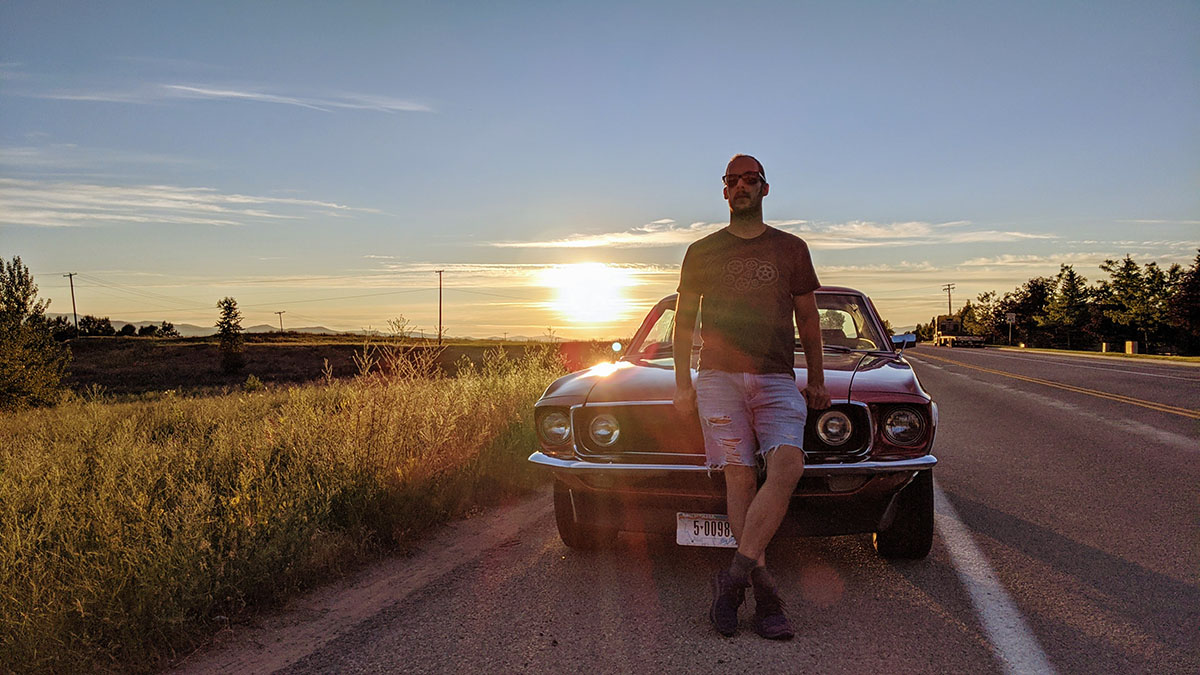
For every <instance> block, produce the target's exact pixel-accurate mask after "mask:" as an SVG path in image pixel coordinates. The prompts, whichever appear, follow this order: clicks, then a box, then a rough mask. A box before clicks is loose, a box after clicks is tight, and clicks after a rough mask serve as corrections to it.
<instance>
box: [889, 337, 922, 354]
mask: <svg viewBox="0 0 1200 675" xmlns="http://www.w3.org/2000/svg"><path fill="white" fill-rule="evenodd" d="M916 344H917V336H916V335H913V334H912V333H905V334H904V335H893V336H892V348H893V349H895V350H896V351H898V352H902V351H904V349H905V347H912V346H914V345H916Z"/></svg>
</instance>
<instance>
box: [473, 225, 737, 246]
mask: <svg viewBox="0 0 1200 675" xmlns="http://www.w3.org/2000/svg"><path fill="white" fill-rule="evenodd" d="M721 227H723V225H722V224H721V223H702V222H701V223H692V224H691V225H685V226H681V225H679V224H678V223H676V222H675V221H674V220H671V219H670V218H663V219H661V220H655V221H653V222H650V223H646V224H645V225H639V226H638V227H634V228H630V229H628V230H625V231H623V232H605V233H601V234H580V235H575V236H571V237H564V238H562V239H551V240H544V241H498V242H492V243H490V244H488V245H489V246H495V247H498V248H633V247H650V246H678V245H681V244H688V243H691V242H692V241H695V240H696V239H698V238H700V237H702V236H704V235H706V234H709V233H710V232H715V231H717V230H719V229H721Z"/></svg>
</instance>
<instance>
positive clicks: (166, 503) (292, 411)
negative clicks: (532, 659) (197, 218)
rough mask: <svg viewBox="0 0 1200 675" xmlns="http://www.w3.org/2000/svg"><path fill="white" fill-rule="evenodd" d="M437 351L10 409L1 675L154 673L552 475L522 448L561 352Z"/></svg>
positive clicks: (375, 354) (4, 478)
mask: <svg viewBox="0 0 1200 675" xmlns="http://www.w3.org/2000/svg"><path fill="white" fill-rule="evenodd" d="M430 354H433V352H432V351H431V350H416V351H415V352H414V351H413V350H405V349H402V348H400V347H397V348H396V349H395V350H390V351H389V350H374V351H372V352H371V353H370V354H364V356H363V361H362V364H363V365H366V364H368V363H369V364H370V367H369V368H367V367H364V368H362V374H361V375H360V376H359V377H358V378H356V379H354V380H350V381H344V380H335V379H332V378H328V377H327V378H326V380H325V383H324V384H322V385H309V386H297V387H288V388H266V389H263V390H261V391H255V393H254V394H253V395H247V393H246V391H247V390H251V389H257V388H258V387H259V385H261V382H258V384H257V385H253V386H252V383H254V382H256V381H257V378H255V377H254V376H251V377H248V378H247V380H246V383H245V385H244V386H243V387H242V388H240V389H234V390H231V391H229V392H228V393H225V394H223V395H220V396H211V397H206V398H199V397H196V398H189V397H185V396H180V395H177V394H175V393H173V392H166V393H163V394H161V395H159V396H156V397H154V398H152V399H151V400H137V401H131V402H120V403H117V402H111V401H106V399H104V397H103V394H102V392H99V391H93V392H89V394H88V395H85V396H82V397H73V398H72V399H71V400H69V401H68V402H66V403H63V404H61V405H59V406H58V407H57V408H54V409H50V410H27V411H19V412H15V413H12V414H8V415H5V416H3V417H0V495H3V499H0V588H2V589H4V592H3V593H0V672H3V671H8V670H22V671H28V670H34V671H39V670H42V671H62V670H143V671H144V670H152V669H155V668H159V667H161V666H163V665H164V664H165V663H166V662H168V661H169V660H170V659H171V657H172V655H177V654H179V653H184V652H185V651H186V650H188V649H191V648H192V647H193V646H194V645H195V644H197V643H198V641H199V640H201V639H203V636H204V635H206V634H207V633H208V632H211V631H212V630H215V629H217V628H220V627H222V626H224V625H225V624H226V623H227V621H228V619H226V617H236V616H237V615H238V614H239V612H242V611H243V610H244V608H246V607H249V606H258V605H261V604H263V603H270V602H273V601H277V600H279V599H281V598H283V597H286V596H287V595H288V594H290V593H294V592H295V591H296V590H297V589H299V588H303V587H306V586H308V585H311V584H314V583H317V582H320V581H322V580H325V579H327V578H328V577H329V576H330V575H334V574H337V573H339V572H341V571H343V570H344V569H346V566H348V565H352V564H354V563H355V562H356V561H361V560H363V559H365V558H368V557H370V556H373V555H378V554H379V553H380V552H381V551H385V550H395V549H396V548H402V547H404V546H405V545H406V544H407V543H408V542H411V541H412V540H413V538H414V537H416V536H418V535H419V534H420V533H421V532H422V530H424V529H425V528H428V527H430V526H431V525H432V524H435V523H437V522H439V521H442V520H445V519H447V518H450V517H453V516H455V515H458V514H460V513H463V512H465V511H467V510H469V509H472V508H475V507H476V505H478V504H480V503H487V502H489V501H492V500H495V499H498V498H499V497H501V496H503V495H506V494H513V493H518V492H521V491H524V490H528V489H530V488H531V487H533V486H535V485H537V484H539V483H540V481H542V480H544V477H543V476H542V475H541V474H540V473H538V472H537V471H536V470H535V469H534V468H532V467H531V466H530V465H529V463H528V462H526V461H525V456H526V454H527V453H528V452H529V449H530V448H531V447H533V446H534V445H535V443H536V441H535V439H534V437H533V433H532V423H531V416H532V404H533V403H534V401H535V400H536V399H537V397H538V395H539V394H540V393H541V391H542V390H543V389H544V387H545V386H546V385H547V384H548V383H549V382H550V380H551V379H553V378H554V377H555V376H557V375H559V374H561V372H562V366H561V359H560V358H559V357H558V355H557V351H555V350H553V349H544V350H540V349H533V350H530V351H529V352H528V353H526V354H525V355H524V356H523V357H522V358H519V359H513V358H510V357H509V356H507V355H505V354H504V353H503V352H502V351H499V350H496V351H492V352H489V353H488V355H487V357H486V358H485V359H484V361H483V363H482V364H481V365H480V366H471V367H470V368H467V367H465V366H463V367H461V368H460V371H459V373H458V374H457V376H455V377H447V376H445V375H443V374H441V372H440V370H439V369H438V368H437V366H436V363H437V362H436V355H432V356H430Z"/></svg>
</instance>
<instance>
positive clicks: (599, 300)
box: [539, 263, 635, 324]
mask: <svg viewBox="0 0 1200 675" xmlns="http://www.w3.org/2000/svg"><path fill="white" fill-rule="evenodd" d="M539 282H540V283H541V285H542V286H546V287H547V288H551V289H553V290H554V298H553V299H552V300H551V301H550V308H551V309H552V310H553V311H554V312H555V313H557V314H558V315H559V316H561V317H562V318H564V319H566V320H567V321H570V322H571V323H580V324H589V323H608V322H611V321H614V320H620V319H624V318H627V317H628V314H629V312H630V307H629V302H628V298H627V297H626V295H625V289H627V288H629V287H631V286H634V285H635V282H634V279H633V274H632V272H631V271H630V270H627V269H624V268H621V267H616V266H612V265H606V264H604V263H575V264H572V265H558V266H556V267H551V268H548V269H546V270H545V271H543V272H542V273H541V275H540V279H539Z"/></svg>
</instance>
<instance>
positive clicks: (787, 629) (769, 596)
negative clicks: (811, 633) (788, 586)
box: [750, 567, 796, 640]
mask: <svg viewBox="0 0 1200 675" xmlns="http://www.w3.org/2000/svg"><path fill="white" fill-rule="evenodd" d="M750 579H751V580H752V581H753V582H754V632H755V633H758V634H759V635H761V636H762V637H765V638H767V639H768V640H791V639H792V638H793V637H794V636H795V635H796V631H795V630H793V629H792V622H791V621H788V618H787V614H785V613H784V610H785V608H786V605H784V602H783V598H781V597H779V589H778V588H776V587H775V583H774V581H772V580H771V577H770V576H769V575H767V574H766V570H764V569H762V568H761V567H756V568H754V572H752V573H751V574H750Z"/></svg>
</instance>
